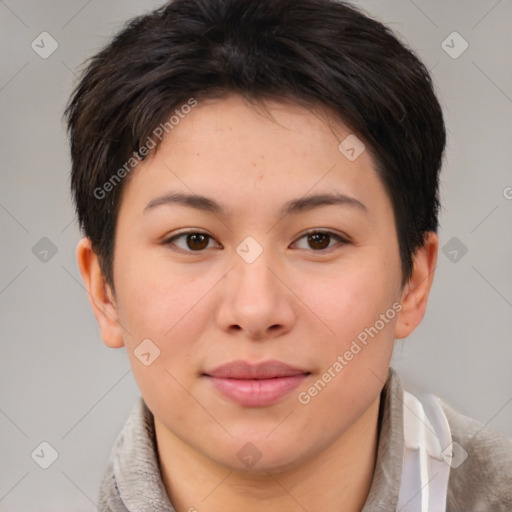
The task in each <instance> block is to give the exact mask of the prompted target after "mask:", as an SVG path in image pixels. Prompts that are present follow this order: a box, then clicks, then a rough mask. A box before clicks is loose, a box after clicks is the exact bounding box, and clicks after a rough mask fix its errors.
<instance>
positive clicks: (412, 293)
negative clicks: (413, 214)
mask: <svg viewBox="0 0 512 512" xmlns="http://www.w3.org/2000/svg"><path fill="white" fill-rule="evenodd" d="M438 248H439V238H438V237H437V234H436V233H434V232H433V231H429V232H428V234H427V237H426V239H425V243H424V245H423V246H422V247H420V248H419V249H418V250H417V251H416V253H415V254H414V256H413V271H412V275H411V278H410V280H409V282H408V283H407V284H406V285H405V286H404V289H403V291H402V299H401V303H402V310H401V311H400V313H399V314H398V317H397V321H396V324H395V338H399V339H400V338H406V337H407V336H409V334H411V332H412V331H414V329H416V327H417V326H418V325H419V324H420V322H421V321H422V319H423V316H424V315H425V311H426V309H427V301H428V296H429V293H430V288H431V287H432V282H433V280H434V272H435V269H436V264H437V252H438Z"/></svg>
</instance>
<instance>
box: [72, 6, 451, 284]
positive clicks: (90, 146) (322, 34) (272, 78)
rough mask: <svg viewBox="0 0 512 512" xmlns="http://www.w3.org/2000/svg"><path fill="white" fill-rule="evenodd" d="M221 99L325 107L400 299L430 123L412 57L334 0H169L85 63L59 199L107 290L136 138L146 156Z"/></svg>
mask: <svg viewBox="0 0 512 512" xmlns="http://www.w3.org/2000/svg"><path fill="white" fill-rule="evenodd" d="M231 93H235V94H240V95H242V96H243V97H245V98H246V99H248V100H250V101H253V102H254V101H256V102H260V103H263V102H264V100H265V99H277V100H279V99H281V100H291V101H293V102H295V103H298V104H302V105H305V106H314V105H320V106H323V107H327V108H328V109H329V111H332V112H334V113H335V114H336V116H337V117H338V118H339V120H340V121H341V122H343V123H344V124H345V125H346V126H347V127H348V128H349V129H350V130H352V132H353V133H354V134H357V136H358V137H359V138H360V139H361V140H362V141H363V142H364V143H365V145H366V146H367V148H368V149H369V150H370V151H371V154H372V155H373V157H374V162H375V166H376V169H375V170H376V172H377V173H378V176H379V178H380V180H381V182H382V183H383V185H384V187H385V189H386V192H387V193H388V194H389V197H390V199H391V202H392V205H393V211H394V217H395V223H396V230H397V237H398V242H399V247H400V258H401V263H402V278H403V280H402V286H403V285H404V284H405V283H406V282H407V281H408V280H409V279H410V277H411V272H412V256H413V255H414V252H415V251H416V250H417V249H418V248H419V247H420V246H422V245H423V243H424V236H425V234H426V233H427V232H428V231H436V232H437V228H438V220H437V216H438V210H439V207H440V203H439V196H438V187H439V171H440V168H441V162H442V156H443V151H444V147H445V142H446V133H445V126H444V122H443V115H442V111H441V107H440V105H439V102H438V100H437V98H436V96H435V93H434V90H433V85H432V81H431V78H430V76H429V73H428V71H427V69H426V68H425V66H424V65H423V64H422V63H421V62H420V60H419V59H418V58H417V57H416V56H415V55H414V54H413V53H412V51H411V50H409V49H408V48H407V46H406V45H405V44H404V43H402V42H400V41H399V40H398V39H397V37H396V36H395V35H393V33H392V32H391V30H390V29H388V28H387V27H385V26H384V25H383V24H381V23H380V22H378V21H376V20H373V19H371V18H369V17H367V16H366V15H364V14H362V13H361V12H360V11H358V10H356V9H355V8H354V7H353V6H351V5H349V4H347V3H343V2H341V1H337V0H175V1H171V2H169V3H167V4H166V5H164V6H163V7H161V8H159V9H157V10H155V11H153V12H150V13H149V14H146V15H143V16H140V17H137V18H134V19H133V20H131V21H129V22H128V23H127V25H126V26H125V27H124V28H123V29H122V31H121V32H119V33H118V34H117V35H116V36H115V37H114V39H113V40H112V41H111V42H110V43H109V44H108V45H107V46H106V47H105V48H104V49H102V50H101V51H100V52H99V53H97V54H96V55H94V56H93V57H92V58H91V59H90V60H89V61H88V63H87V68H86V69H85V70H84V74H83V76H82V78H81V80H80V82H79V83H78V85H77V87H76V88H75V90H74V92H73V95H72V97H71V98H70V101H69V103H68V106H67V108H66V111H65V116H66V120H67V123H68V131H69V136H70V144H71V157H72V172H71V188H72V192H73V197H74V201H75V206H76V211H77V214H78V218H79V222H80V227H81V228H82V230H83V231H84V233H85V235H86V236H88V237H89V238H90V239H91V242H92V247H93V249H94V251H95V252H96V253H97V254H98V257H99V260H100V264H101V268H102V271H103V273H104V275H105V277H106V280H107V282H108V283H109V284H110V285H111V286H112V287H113V275H112V263H113V252H114V239H115V227H116V219H117V213H118V210H119V205H120V201H121V192H122V190H123V185H125V182H126V179H122V178H123V177H124V176H125V175H127V173H128V172H129V171H130V168H129V167H127V165H126V164H127V162H128V161H130V166H134V165H135V164H136V163H137V161H140V160H143V156H145V155H143V156H140V154H139V149H140V148H144V147H145V146H144V145H145V144H147V145H148V147H149V142H148V138H152V140H153V146H156V147H158V142H159V140H158V141H155V140H154V139H155V137H154V135H152V134H154V131H155V129H157V127H159V126H167V127H169V122H168V118H169V116H170V115H171V114H172V113H173V112H176V113H178V112H177V111H176V110H175V109H176V108H178V107H180V106H182V105H186V104H187V103H189V104H190V101H191V98H193V99H194V101H197V100H201V99H205V98H219V97H223V96H224V95H227V94H231ZM165 123H167V124H165ZM166 131H167V130H166ZM135 157H136V158H135ZM130 159H131V160H130ZM122 169H124V172H123V171H122ZM116 173H117V174H116ZM118 182H119V183H118ZM109 183H110V184H111V185H108V184H109ZM116 185H117V186H116ZM107 192H108V193H107Z"/></svg>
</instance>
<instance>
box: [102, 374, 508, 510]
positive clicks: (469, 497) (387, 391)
mask: <svg viewBox="0 0 512 512" xmlns="http://www.w3.org/2000/svg"><path fill="white" fill-rule="evenodd" d="M403 392H404V390H403V388H402V384H401V382H400V378H399V375H398V373H397V372H396V371H395V370H393V368H389V372H388V378H387V381H386V384H385V385H384V387H383V389H382V393H381V402H380V410H379V444H378V450H377V461H376V466H375V472H374V476H373V481H372V485H371V488H370V492H369V494H368V497H367V500H366V502H365V505H364V507H363V509H362V511H361V512H394V511H395V510H396V505H397V501H398V495H399V490H400V483H401V474H402V462H403V454H404V425H403V419H404V418H403V405H402V403H403ZM441 405H442V408H443V410H444V412H445V414H446V417H447V419H448V423H449V425H450V429H451V435H452V441H453V442H457V443H458V444H459V445H461V446H462V447H463V448H464V449H465V450H466V451H467V452H468V454H469V455H468V458H467V459H466V460H465V461H464V462H463V463H462V464H461V465H460V466H459V467H457V468H455V467H452V468H450V476H449V481H448V494H447V499H446V512H512V439H510V438H508V437H506V436H505V435H503V434H501V433H500V432H498V431H496V430H494V429H492V428H491V427H488V426H485V427H484V425H482V424H481V423H479V422H477V421H475V420H473V419H471V418H468V417H467V416H464V415H462V414H460V413H459V412H457V411H455V410H454V409H453V408H451V407H450V406H449V405H447V404H446V403H445V402H443V401H441ZM98 508H99V510H100V511H101V512H175V510H174V508H173V506H172V504H171V502H170V501H169V498H168V496H167V493H166V491H165V487H164V485H163V482H162V478H161V475H160V470H159V465H158V453H157V451H156V443H155V431H154V423H153V415H152V413H151V412H150V411H149V409H148V408H147V406H146V404H145V403H144V401H143V399H142V397H139V399H138V400H137V402H136V404H135V406H134V407H133V409H132V411H131V413H130V416H129V418H128V420H127V422H126V424H125V426H124V428H123V430H122V431H121V433H120V434H119V437H118V438H117V440H116V442H115V445H114V447H113V449H112V453H111V455H110V459H109V462H108V465H107V469H106V471H105V474H104V476H103V479H102V482H101V485H100V493H99V505H98ZM397 512H398V511H397Z"/></svg>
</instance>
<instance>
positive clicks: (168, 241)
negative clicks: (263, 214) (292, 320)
mask: <svg viewBox="0 0 512 512" xmlns="http://www.w3.org/2000/svg"><path fill="white" fill-rule="evenodd" d="M316 234H322V235H327V236H329V237H331V238H335V239H337V240H338V244H337V245H346V244H349V243H350V242H349V241H348V240H347V239H345V238H343V237H342V236H341V235H338V234H337V233H334V232H332V231H321V230H318V229H315V230H310V231H307V232H306V233H303V234H302V235H301V236H300V237H299V238H298V239H297V240H296V242H297V241H299V240H301V239H302V238H305V237H307V236H309V235H316ZM187 235H205V236H206V237H208V238H209V239H213V237H212V236H211V235H209V234H207V233H204V232H202V231H184V232H182V233H179V234H177V235H174V236H172V237H170V238H168V239H166V240H164V241H163V245H169V246H170V245H174V241H175V240H179V239H180V238H185V237H186V236H187ZM296 242H294V243H296ZM335 248H336V245H334V246H332V247H328V248H327V249H319V250H315V249H311V250H312V251H313V252H316V253H328V252H331V250H332V249H335ZM172 250H173V251H176V252H181V253H201V252H204V251H205V250H206V249H201V250H198V251H193V250H185V249H181V248H179V247H178V248H177V249H172ZM306 250H307V249H306Z"/></svg>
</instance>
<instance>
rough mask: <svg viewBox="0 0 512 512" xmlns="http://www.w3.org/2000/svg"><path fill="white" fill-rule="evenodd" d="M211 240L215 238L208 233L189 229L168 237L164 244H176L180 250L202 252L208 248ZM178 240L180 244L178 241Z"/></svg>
mask: <svg viewBox="0 0 512 512" xmlns="http://www.w3.org/2000/svg"><path fill="white" fill-rule="evenodd" d="M210 240H213V238H212V237H211V236H210V235H207V234H206V233H201V232H198V231H187V232H185V233H180V234H179V235H176V236H173V237H171V238H169V239H167V240H166V241H165V242H164V245H173V246H176V247H177V248H178V249H177V250H178V252H179V251H181V252H202V251H204V250H205V249H207V248H208V244H209V242H210ZM178 241H179V242H180V244H179V243H177V242H178Z"/></svg>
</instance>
